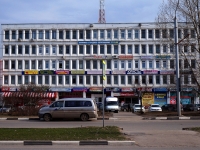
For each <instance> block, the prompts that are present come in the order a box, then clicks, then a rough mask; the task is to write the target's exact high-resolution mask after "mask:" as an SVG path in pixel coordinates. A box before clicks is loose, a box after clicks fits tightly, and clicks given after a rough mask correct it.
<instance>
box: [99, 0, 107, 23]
mask: <svg viewBox="0 0 200 150" xmlns="http://www.w3.org/2000/svg"><path fill="white" fill-rule="evenodd" d="M99 1H100V10H99V23H106V19H105V9H104V0H99Z"/></svg>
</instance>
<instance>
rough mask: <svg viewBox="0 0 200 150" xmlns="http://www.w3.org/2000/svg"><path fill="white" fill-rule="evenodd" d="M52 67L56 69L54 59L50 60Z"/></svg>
mask: <svg viewBox="0 0 200 150" xmlns="http://www.w3.org/2000/svg"><path fill="white" fill-rule="evenodd" d="M52 69H56V61H55V60H52Z"/></svg>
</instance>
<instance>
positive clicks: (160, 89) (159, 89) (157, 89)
mask: <svg viewBox="0 0 200 150" xmlns="http://www.w3.org/2000/svg"><path fill="white" fill-rule="evenodd" d="M153 91H154V92H167V91H168V90H167V88H154V89H153Z"/></svg>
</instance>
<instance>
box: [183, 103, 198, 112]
mask: <svg viewBox="0 0 200 150" xmlns="http://www.w3.org/2000/svg"><path fill="white" fill-rule="evenodd" d="M194 107H195V104H183V111H194Z"/></svg>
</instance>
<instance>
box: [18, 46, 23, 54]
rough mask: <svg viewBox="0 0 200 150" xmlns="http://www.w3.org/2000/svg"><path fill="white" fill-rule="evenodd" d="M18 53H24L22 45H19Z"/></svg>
mask: <svg viewBox="0 0 200 150" xmlns="http://www.w3.org/2000/svg"><path fill="white" fill-rule="evenodd" d="M18 54H22V45H19V46H18Z"/></svg>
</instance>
